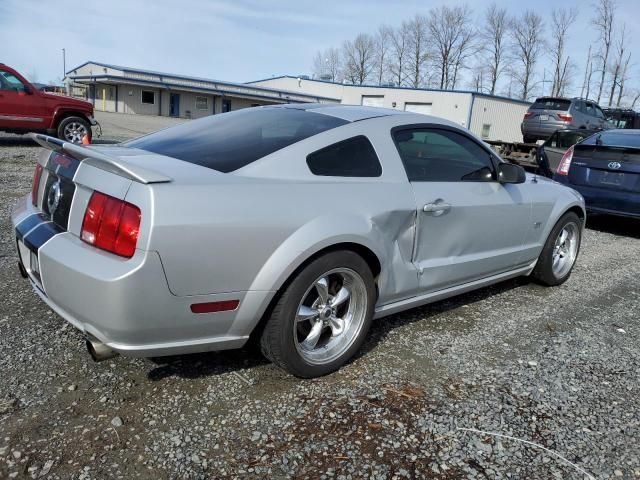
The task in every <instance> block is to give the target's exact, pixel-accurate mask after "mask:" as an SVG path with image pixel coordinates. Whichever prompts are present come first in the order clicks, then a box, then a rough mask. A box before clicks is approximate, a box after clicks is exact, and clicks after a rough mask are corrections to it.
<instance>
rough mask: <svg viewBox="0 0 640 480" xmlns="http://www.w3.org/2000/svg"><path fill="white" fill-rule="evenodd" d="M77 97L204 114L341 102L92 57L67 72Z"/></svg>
mask: <svg viewBox="0 0 640 480" xmlns="http://www.w3.org/2000/svg"><path fill="white" fill-rule="evenodd" d="M65 81H66V84H67V86H68V89H69V90H71V92H72V94H73V95H75V96H82V97H84V98H85V99H87V100H89V101H90V102H91V103H93V105H94V108H95V109H96V110H98V111H104V112H117V113H128V114H142V115H161V116H168V117H181V118H200V117H204V116H207V115H214V114H217V113H224V112H229V111H232V110H238V109H240V108H246V107H253V106H258V105H273V104H279V103H307V102H321V103H325V102H328V103H337V102H338V100H335V99H333V98H323V97H321V96H318V95H313V94H307V93H303V92H299V93H293V92H285V91H281V90H278V89H274V88H270V87H261V86H257V85H248V84H243V83H233V82H224V81H218V80H211V79H206V78H198V77H188V76H184V75H177V74H173V73H164V72H154V71H150V70H141V69H138V68H130V67H122V66H118V65H111V64H107V63H100V62H94V61H88V62H85V63H83V64H82V65H80V66H78V67H76V68H73V69H72V70H69V71H68V72H67V76H66V79H65Z"/></svg>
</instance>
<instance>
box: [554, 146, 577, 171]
mask: <svg viewBox="0 0 640 480" xmlns="http://www.w3.org/2000/svg"><path fill="white" fill-rule="evenodd" d="M572 159H573V147H571V148H569V150H567V151H566V152H564V155H563V156H562V158H561V159H560V164H559V165H558V170H556V173H557V174H558V175H569V168H570V167H571V160H572Z"/></svg>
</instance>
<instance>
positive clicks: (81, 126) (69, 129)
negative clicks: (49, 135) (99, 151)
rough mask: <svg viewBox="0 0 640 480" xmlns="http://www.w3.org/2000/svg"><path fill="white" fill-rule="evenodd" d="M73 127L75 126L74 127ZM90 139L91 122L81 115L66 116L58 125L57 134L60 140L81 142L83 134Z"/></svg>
mask: <svg viewBox="0 0 640 480" xmlns="http://www.w3.org/2000/svg"><path fill="white" fill-rule="evenodd" d="M74 127H75V128H74ZM85 134H86V135H87V136H88V137H89V141H91V136H92V132H91V124H90V123H89V122H88V121H87V119H86V118H83V117H66V118H64V119H62V121H61V122H60V124H59V125H58V131H57V136H58V138H59V139H60V140H64V141H65V142H70V143H76V144H79V143H82V137H83V136H84V135H85Z"/></svg>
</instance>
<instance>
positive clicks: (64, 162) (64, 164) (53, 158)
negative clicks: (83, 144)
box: [47, 152, 80, 180]
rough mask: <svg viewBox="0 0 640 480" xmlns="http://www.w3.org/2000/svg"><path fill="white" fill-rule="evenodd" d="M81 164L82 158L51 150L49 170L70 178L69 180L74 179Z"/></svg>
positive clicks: (48, 163)
mask: <svg viewBox="0 0 640 480" xmlns="http://www.w3.org/2000/svg"><path fill="white" fill-rule="evenodd" d="M79 165H80V160H77V159H75V158H72V157H68V156H67V155H62V154H60V153H57V152H51V155H49V159H48V160H47V170H50V171H52V172H54V173H55V174H56V175H58V176H59V177H64V178H68V179H69V180H73V176H74V175H75V174H76V170H78V166H79Z"/></svg>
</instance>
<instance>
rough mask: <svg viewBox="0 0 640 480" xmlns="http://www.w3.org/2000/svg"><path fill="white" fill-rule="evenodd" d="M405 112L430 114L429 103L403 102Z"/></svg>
mask: <svg viewBox="0 0 640 480" xmlns="http://www.w3.org/2000/svg"><path fill="white" fill-rule="evenodd" d="M404 111H405V112H413V113H421V114H423V115H431V103H409V102H407V103H405V104H404Z"/></svg>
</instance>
